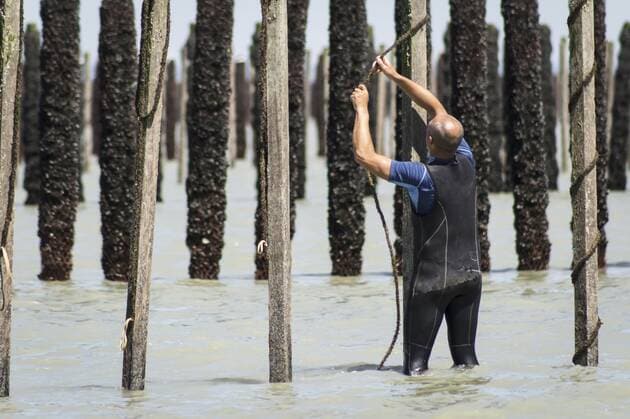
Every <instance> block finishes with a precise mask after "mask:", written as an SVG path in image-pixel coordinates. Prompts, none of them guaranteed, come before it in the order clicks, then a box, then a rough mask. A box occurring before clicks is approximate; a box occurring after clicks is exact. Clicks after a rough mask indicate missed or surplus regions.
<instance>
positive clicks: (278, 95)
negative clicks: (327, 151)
mask: <svg viewBox="0 0 630 419" xmlns="http://www.w3.org/2000/svg"><path fill="white" fill-rule="evenodd" d="M261 4H262V22H263V24H262V36H261V45H262V51H263V54H262V65H261V70H262V75H261V77H262V84H263V97H262V104H263V115H264V116H263V118H262V121H263V124H262V127H261V129H263V130H264V131H265V132H266V137H267V139H268V143H267V151H268V153H269V154H268V155H269V158H268V160H267V163H268V165H267V168H266V169H267V170H266V173H265V176H266V177H267V185H268V192H269V193H268V199H269V202H268V205H267V209H266V210H267V219H268V220H269V229H268V236H267V243H268V247H267V250H266V252H267V253H268V257H269V381H270V382H272V383H278V382H289V381H291V379H292V368H291V237H290V231H289V219H290V200H291V185H290V181H291V179H290V167H289V166H290V160H289V153H290V145H289V142H290V141H289V91H288V89H289V58H288V51H287V37H288V35H287V32H288V28H287V2H286V1H285V0H262V2H261Z"/></svg>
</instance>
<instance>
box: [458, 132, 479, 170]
mask: <svg viewBox="0 0 630 419" xmlns="http://www.w3.org/2000/svg"><path fill="white" fill-rule="evenodd" d="M455 153H456V154H459V155H460V156H464V157H466V158H467V159H468V160H469V161H470V162H471V163H472V165H473V167H474V166H475V156H473V152H472V149H471V148H470V145H468V143H467V142H466V139H465V138H462V141H461V143H459V147H457V151H456V152H455Z"/></svg>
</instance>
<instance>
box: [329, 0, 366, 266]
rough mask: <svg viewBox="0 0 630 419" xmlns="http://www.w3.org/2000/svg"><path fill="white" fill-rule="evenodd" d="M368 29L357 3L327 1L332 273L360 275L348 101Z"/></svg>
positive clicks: (360, 187)
mask: <svg viewBox="0 0 630 419" xmlns="http://www.w3.org/2000/svg"><path fill="white" fill-rule="evenodd" d="M368 48H369V45H368V30H367V16H366V10H365V2H364V1H363V0H349V1H348V0H331V2H330V89H329V91H330V103H329V106H328V115H329V116H328V127H327V150H326V151H327V154H328V159H327V163H328V240H329V243H330V259H331V261H332V274H333V275H340V276H352V275H359V274H360V273H361V265H362V259H361V250H362V248H363V242H364V240H365V230H364V224H365V207H364V206H363V196H364V191H365V179H366V178H365V171H364V170H363V169H361V167H359V165H358V164H357V163H356V162H355V161H354V154H353V150H352V142H351V141H348V139H349V138H352V124H353V121H354V112H353V108H352V103H351V102H350V94H351V93H352V89H353V88H354V87H356V86H357V85H358V84H359V83H360V82H361V80H362V79H363V77H365V73H366V70H367V69H368V65H367V63H368V60H369V58H368Z"/></svg>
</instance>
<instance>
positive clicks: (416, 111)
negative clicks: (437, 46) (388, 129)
mask: <svg viewBox="0 0 630 419" xmlns="http://www.w3.org/2000/svg"><path fill="white" fill-rule="evenodd" d="M410 6H411V15H410V18H411V22H410V25H409V27H414V26H416V25H417V24H418V22H420V21H422V20H424V19H425V17H426V16H427V15H428V14H429V13H430V11H429V9H428V7H427V1H426V0H417V1H416V0H414V1H411V2H410ZM410 52H411V59H410V64H411V67H410V74H409V76H410V77H409V78H410V79H411V80H413V81H414V82H416V83H418V84H419V85H421V86H424V87H426V88H428V87H429V78H428V74H429V57H428V38H427V25H424V26H423V27H422V28H421V29H420V30H419V31H418V32H417V33H416V34H415V35H414V36H413V37H412V38H411V48H410ZM405 112H407V113H408V114H407V117H406V118H404V120H405V122H406V125H407V126H406V127H405V131H406V135H405V136H404V137H403V138H404V142H403V156H404V158H405V159H406V158H409V160H411V161H420V155H419V154H418V153H417V151H416V150H418V149H420V148H421V145H420V144H412V141H411V140H412V139H421V141H423V142H424V138H425V134H426V133H425V131H426V123H427V111H426V110H425V109H423V108H421V107H420V106H418V105H417V104H415V103H413V102H412V104H411V108H410V109H406V110H405ZM412 211H413V210H412V209H411V206H410V205H409V200H407V199H405V200H404V206H403V235H402V239H403V277H404V280H403V305H405V304H406V301H408V297H409V293H410V292H411V290H410V285H411V282H412V277H413V269H414V266H413V260H414V259H415V257H414V251H415V250H414V242H415V238H414V228H413V224H412V216H411V214H412ZM404 335H405V336H406V335H407V333H405V334H404ZM405 343H406V342H405Z"/></svg>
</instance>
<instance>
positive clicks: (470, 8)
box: [450, 0, 492, 272]
mask: <svg viewBox="0 0 630 419" xmlns="http://www.w3.org/2000/svg"><path fill="white" fill-rule="evenodd" d="M450 5H451V25H450V27H451V52H450V56H451V57H450V58H451V77H452V78H451V83H452V88H453V91H452V94H453V97H452V99H451V113H452V114H453V115H454V116H455V117H456V118H458V119H459V120H460V121H461V123H462V125H463V126H464V129H465V136H466V140H467V141H468V142H469V144H470V146H471V148H472V150H473V154H474V156H475V166H476V167H475V168H476V176H477V223H478V232H479V248H480V250H481V254H480V255H479V257H480V260H479V266H480V267H481V270H482V271H484V272H487V271H489V270H490V240H489V239H488V224H489V222H490V198H489V196H488V178H489V177H490V167H491V165H492V160H491V159H490V147H489V146H490V144H489V139H488V134H489V132H488V60H487V44H486V0H450Z"/></svg>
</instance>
